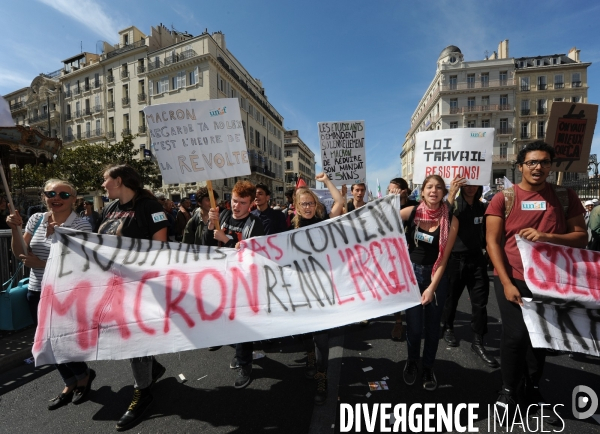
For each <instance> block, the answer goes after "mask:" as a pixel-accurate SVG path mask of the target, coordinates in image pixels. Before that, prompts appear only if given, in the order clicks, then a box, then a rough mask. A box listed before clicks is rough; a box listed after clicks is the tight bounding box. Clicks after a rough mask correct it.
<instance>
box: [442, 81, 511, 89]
mask: <svg viewBox="0 0 600 434" xmlns="http://www.w3.org/2000/svg"><path fill="white" fill-rule="evenodd" d="M501 86H512V80H511V81H509V80H487V81H460V82H451V83H446V84H443V85H442V91H447V90H466V89H488V88H490V87H501Z"/></svg>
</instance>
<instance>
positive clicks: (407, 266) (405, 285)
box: [33, 196, 420, 365]
mask: <svg viewBox="0 0 600 434" xmlns="http://www.w3.org/2000/svg"><path fill="white" fill-rule="evenodd" d="M399 208H400V201H399V196H387V197H385V198H382V199H379V200H377V201H374V202H373V203H369V204H367V205H365V206H364V207H362V208H360V209H358V210H356V211H353V212H351V213H348V214H345V215H343V216H340V217H338V218H336V219H332V220H327V221H324V222H322V223H320V224H316V225H313V226H310V227H306V228H302V229H298V230H295V231H292V232H285V233H282V234H278V235H271V236H266V237H258V238H252V239H250V240H246V241H242V247H241V249H240V250H239V251H236V250H234V249H226V248H216V247H207V246H197V245H188V244H169V243H161V242H157V241H149V240H137V239H132V238H123V237H116V236H111V235H97V234H90V233H85V232H77V231H73V230H70V229H63V228H57V229H56V233H57V235H56V236H55V238H54V242H53V245H52V249H51V252H50V258H49V260H48V264H47V266H46V272H45V274H44V280H43V282H42V288H43V289H42V297H41V301H40V308H39V325H38V328H37V331H36V337H35V342H34V347H33V353H34V356H35V358H36V364H37V365H40V364H44V363H63V362H66V361H74V360H80V361H85V360H105V359H126V358H131V357H139V356H145V355H152V354H162V353H171V352H177V351H185V350H191V349H195V348H204V347H209V346H216V345H225V344H230V343H236V342H249V341H256V340H261V339H269V338H275V337H280V336H289V335H296V334H300V333H306V332H311V331H318V330H326V329H329V328H332V327H337V326H341V325H344V324H349V323H353V322H357V321H360V320H361V319H364V318H376V317H379V316H382V315H386V314H391V313H393V312H398V311H400V310H405V309H407V308H410V307H411V306H415V305H418V304H419V303H420V292H419V290H418V286H417V283H416V279H415V276H414V273H413V271H412V266H411V263H410V258H409V256H408V250H407V247H406V240H405V237H404V233H403V229H402V222H401V220H400V216H399Z"/></svg>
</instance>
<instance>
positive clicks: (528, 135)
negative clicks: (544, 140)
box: [521, 131, 531, 139]
mask: <svg viewBox="0 0 600 434" xmlns="http://www.w3.org/2000/svg"><path fill="white" fill-rule="evenodd" d="M521 138H522V139H531V133H525V132H523V131H521Z"/></svg>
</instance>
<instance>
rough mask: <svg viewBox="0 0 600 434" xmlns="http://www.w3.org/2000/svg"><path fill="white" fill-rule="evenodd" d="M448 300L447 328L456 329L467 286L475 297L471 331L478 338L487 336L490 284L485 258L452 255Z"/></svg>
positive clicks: (443, 317) (459, 254) (473, 297)
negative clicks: (457, 316)
mask: <svg viewBox="0 0 600 434" xmlns="http://www.w3.org/2000/svg"><path fill="white" fill-rule="evenodd" d="M447 270H448V280H449V282H450V286H449V288H448V297H447V298H446V304H445V305H444V312H443V313H442V323H443V324H444V328H450V329H451V328H454V318H455V317H456V307H457V306H458V300H460V296H461V295H462V293H463V290H464V289H465V286H466V287H467V291H469V296H470V298H471V328H472V329H473V333H475V334H476V335H484V334H486V333H487V302H488V297H489V295H490V284H489V279H488V275H487V264H486V262H485V258H484V257H483V255H480V254H475V255H472V254H470V253H466V254H465V253H452V254H450V258H449V259H448V267H447Z"/></svg>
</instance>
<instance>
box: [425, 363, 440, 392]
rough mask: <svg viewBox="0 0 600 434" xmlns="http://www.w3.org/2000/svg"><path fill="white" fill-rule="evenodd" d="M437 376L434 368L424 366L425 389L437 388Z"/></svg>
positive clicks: (431, 390)
mask: <svg viewBox="0 0 600 434" xmlns="http://www.w3.org/2000/svg"><path fill="white" fill-rule="evenodd" d="M437 386H438V384H437V378H435V373H434V372H433V368H425V367H424V368H423V389H425V390H428V391H429V392H433V391H434V390H435V389H437Z"/></svg>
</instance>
